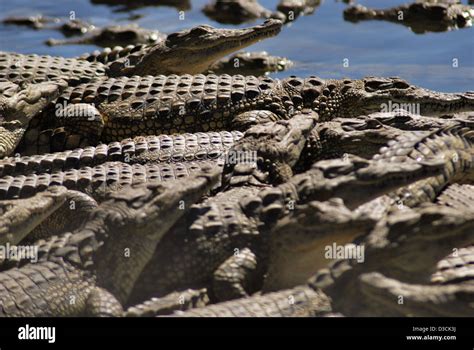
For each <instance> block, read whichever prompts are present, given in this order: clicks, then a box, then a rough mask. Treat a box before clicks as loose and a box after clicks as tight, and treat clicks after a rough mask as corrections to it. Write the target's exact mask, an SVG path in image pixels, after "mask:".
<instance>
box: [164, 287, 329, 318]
mask: <svg viewBox="0 0 474 350" xmlns="http://www.w3.org/2000/svg"><path fill="white" fill-rule="evenodd" d="M330 312H331V301H330V299H329V298H328V297H327V296H326V295H324V293H322V292H321V291H319V290H315V289H313V288H311V287H310V286H309V285H301V286H298V287H295V288H292V289H285V290H281V291H278V292H273V293H267V294H263V295H253V296H250V297H248V298H242V299H237V300H231V301H227V302H223V303H217V304H213V305H208V306H206V307H201V308H197V309H192V310H188V311H185V312H179V311H175V313H174V314H173V315H172V316H173V317H315V316H325V315H327V314H328V313H330Z"/></svg>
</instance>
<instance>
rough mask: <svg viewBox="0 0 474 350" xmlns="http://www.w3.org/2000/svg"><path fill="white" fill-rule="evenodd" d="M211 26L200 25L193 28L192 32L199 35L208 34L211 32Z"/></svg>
mask: <svg viewBox="0 0 474 350" xmlns="http://www.w3.org/2000/svg"><path fill="white" fill-rule="evenodd" d="M209 28H210V27H209V26H198V27H196V28H193V29H191V31H190V33H191V34H197V35H201V34H207V33H208V32H209Z"/></svg>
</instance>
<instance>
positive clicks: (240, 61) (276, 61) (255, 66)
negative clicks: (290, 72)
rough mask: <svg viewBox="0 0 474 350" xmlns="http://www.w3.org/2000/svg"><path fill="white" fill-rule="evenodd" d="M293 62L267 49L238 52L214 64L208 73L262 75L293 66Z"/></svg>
mask: <svg viewBox="0 0 474 350" xmlns="http://www.w3.org/2000/svg"><path fill="white" fill-rule="evenodd" d="M292 64H293V63H292V62H291V61H290V60H289V59H287V58H285V57H278V56H270V55H269V54H268V53H267V52H265V51H260V52H237V53H236V54H234V55H232V56H230V57H226V58H222V59H220V60H219V61H217V62H215V63H214V64H212V65H211V67H210V68H209V72H208V73H213V74H217V75H221V74H229V75H235V74H242V75H255V76H260V75H265V74H266V73H268V72H281V71H283V70H285V69H287V68H289V67H291V66H292Z"/></svg>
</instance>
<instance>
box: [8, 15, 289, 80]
mask: <svg viewBox="0 0 474 350" xmlns="http://www.w3.org/2000/svg"><path fill="white" fill-rule="evenodd" d="M280 29H281V22H280V21H277V20H268V21H266V22H264V23H263V24H262V25H257V26H254V27H249V28H245V29H219V28H213V27H211V26H207V25H201V26H197V27H194V28H191V29H189V30H183V31H180V32H176V33H172V34H169V35H168V36H167V38H166V40H162V41H160V42H158V43H156V44H154V45H138V46H136V48H135V49H129V50H128V51H126V54H125V56H123V57H120V59H117V60H113V61H111V60H109V62H108V63H109V64H108V65H106V64H102V63H103V62H100V60H99V59H97V60H95V62H89V60H88V59H87V57H85V58H84V57H83V58H80V59H74V58H64V57H54V56H46V55H22V54H16V53H10V52H0V81H2V80H7V81H11V82H14V83H17V84H20V83H24V82H31V83H40V82H44V81H49V80H55V79H59V78H62V79H66V80H67V81H68V83H69V85H77V84H79V83H84V82H88V81H91V80H94V79H97V78H98V77H100V76H120V75H147V74H149V75H157V74H172V73H175V74H184V73H190V74H197V73H201V72H204V71H205V70H206V69H207V68H208V67H209V66H210V65H211V64H212V63H213V62H214V61H216V60H218V59H220V58H222V57H224V56H226V55H228V54H230V53H232V52H234V51H237V50H240V49H242V48H245V47H247V46H250V45H252V44H254V43H256V42H258V41H260V40H262V39H265V38H268V37H272V36H275V35H277V34H278V33H279V31H280ZM93 56H94V55H93ZM96 56H100V55H96ZM92 61H94V60H92Z"/></svg>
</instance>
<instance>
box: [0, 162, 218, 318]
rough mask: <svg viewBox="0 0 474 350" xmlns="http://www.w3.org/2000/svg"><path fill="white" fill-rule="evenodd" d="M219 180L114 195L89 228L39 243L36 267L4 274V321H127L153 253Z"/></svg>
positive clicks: (211, 176) (0, 309)
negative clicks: (17, 318) (43, 318)
mask: <svg viewBox="0 0 474 350" xmlns="http://www.w3.org/2000/svg"><path fill="white" fill-rule="evenodd" d="M218 177H219V176H218V173H217V172H213V171H211V170H209V169H207V170H203V171H202V172H201V173H199V174H197V175H196V176H194V177H192V178H189V179H186V180H180V181H176V182H173V183H171V182H170V183H167V184H164V183H163V184H160V183H154V184H152V183H150V184H141V185H135V186H131V187H128V188H125V189H123V190H122V191H119V192H115V193H113V194H111V195H110V198H109V199H108V200H107V201H105V202H104V203H102V204H101V206H100V207H99V208H97V210H96V211H94V213H93V214H92V215H91V216H90V218H89V219H88V220H87V222H86V223H85V224H84V226H83V227H81V228H79V229H78V230H76V231H73V232H68V233H64V234H62V235H59V236H54V237H51V238H49V239H47V240H44V241H38V242H37V243H36V244H38V246H39V248H38V250H39V253H38V261H37V262H36V263H35V264H32V263H30V262H24V264H22V266H21V267H18V268H13V269H10V270H7V271H3V272H1V273H0V286H1V288H0V315H2V316H63V317H64V316H81V315H90V316H120V315H123V313H124V311H123V307H122V305H124V304H125V303H126V301H127V299H128V296H129V294H130V291H131V288H132V287H133V285H134V283H135V280H136V278H137V277H138V275H139V273H140V271H141V270H142V268H143V267H144V265H145V264H146V263H147V260H148V259H149V258H150V257H151V255H152V253H153V247H154V246H155V245H156V244H157V243H158V242H159V241H160V239H161V238H162V236H163V234H164V233H165V232H166V231H167V230H168V229H169V228H170V226H172V224H173V223H174V222H175V221H176V220H177V219H178V218H179V217H181V216H182V215H184V214H185V213H186V212H187V210H188V208H189V207H190V205H191V204H192V203H194V202H196V201H197V200H199V199H200V198H201V197H202V196H203V195H204V194H206V193H207V192H208V191H209V190H210V188H211V187H212V186H213V185H215V183H216V182H217V180H218ZM131 228H133V230H131ZM127 250H130V251H131V254H129V256H127V255H126V251H127ZM124 252H125V253H124Z"/></svg>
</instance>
